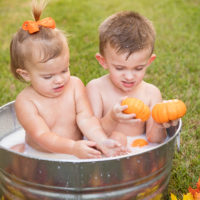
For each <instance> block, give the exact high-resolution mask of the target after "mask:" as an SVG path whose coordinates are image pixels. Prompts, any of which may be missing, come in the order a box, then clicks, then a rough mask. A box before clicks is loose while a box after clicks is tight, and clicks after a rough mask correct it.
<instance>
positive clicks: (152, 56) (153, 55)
mask: <svg viewBox="0 0 200 200" xmlns="http://www.w3.org/2000/svg"><path fill="white" fill-rule="evenodd" d="M155 59H156V54H152V55H151V57H150V58H149V60H148V63H147V66H149V65H150V64H151V63H152V62H153V61H154V60H155Z"/></svg>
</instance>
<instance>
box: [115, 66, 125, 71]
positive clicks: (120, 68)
mask: <svg viewBox="0 0 200 200" xmlns="http://www.w3.org/2000/svg"><path fill="white" fill-rule="evenodd" d="M115 69H116V70H119V71H120V70H123V68H122V67H115Z"/></svg>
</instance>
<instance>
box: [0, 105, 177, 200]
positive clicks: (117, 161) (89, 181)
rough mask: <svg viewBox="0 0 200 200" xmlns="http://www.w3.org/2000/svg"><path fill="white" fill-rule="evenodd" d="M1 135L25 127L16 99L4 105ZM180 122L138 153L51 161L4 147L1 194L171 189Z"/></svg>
mask: <svg viewBox="0 0 200 200" xmlns="http://www.w3.org/2000/svg"><path fill="white" fill-rule="evenodd" d="M0 127H1V128H0V139H1V138H3V137H5V136H6V135H9V134H11V133H13V132H15V131H16V130H18V129H19V128H21V127H20V125H19V123H18V121H17V119H16V116H15V111H14V107H13V102H10V103H9V104H7V105H5V106H3V107H1V108H0ZM180 129H181V120H180V122H179V125H178V126H177V127H172V128H170V129H168V135H169V137H170V139H169V140H168V141H167V142H166V143H163V144H161V145H159V146H157V147H156V148H153V149H151V150H149V151H146V152H144V153H139V154H136V155H127V156H120V157H115V158H106V159H99V160H98V159H92V160H47V159H37V158H34V157H28V156H25V155H22V154H19V153H15V152H12V151H10V150H8V149H5V148H4V147H0V186H1V190H2V191H1V193H2V194H3V195H4V196H6V197H7V198H9V199H16V200H18V199H19V200H22V199H23V200H24V199H27V200H38V199H45V200H65V199H66V200H71V199H85V200H86V199H87V200H90V199H94V200H97V199H102V200H103V199H106V200H109V199H110V200H118V199H119V200H128V199H131V200H134V199H144V200H145V199H146V200H150V199H153V198H154V197H157V198H158V199H159V197H160V199H162V198H163V197H164V195H165V193H166V191H167V185H168V181H169V176H170V171H171V166H172V159H173V155H174V147H175V142H176V138H177V136H178V135H179V133H180Z"/></svg>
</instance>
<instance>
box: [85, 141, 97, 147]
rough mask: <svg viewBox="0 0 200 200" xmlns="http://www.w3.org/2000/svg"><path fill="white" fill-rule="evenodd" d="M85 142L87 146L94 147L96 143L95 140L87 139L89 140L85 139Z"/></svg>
mask: <svg viewBox="0 0 200 200" xmlns="http://www.w3.org/2000/svg"><path fill="white" fill-rule="evenodd" d="M85 143H86V144H87V145H88V146H89V147H95V146H96V145H97V144H96V142H94V141H89V140H86V141H85Z"/></svg>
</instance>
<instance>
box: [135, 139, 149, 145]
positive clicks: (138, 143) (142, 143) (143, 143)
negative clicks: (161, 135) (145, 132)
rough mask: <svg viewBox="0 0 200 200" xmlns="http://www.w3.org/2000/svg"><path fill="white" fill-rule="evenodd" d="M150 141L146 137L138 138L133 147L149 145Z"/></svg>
mask: <svg viewBox="0 0 200 200" xmlns="http://www.w3.org/2000/svg"><path fill="white" fill-rule="evenodd" d="M148 144H149V143H148V142H147V141H146V140H145V139H136V140H134V141H133V143H132V145H131V146H132V147H143V146H146V145H148Z"/></svg>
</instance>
